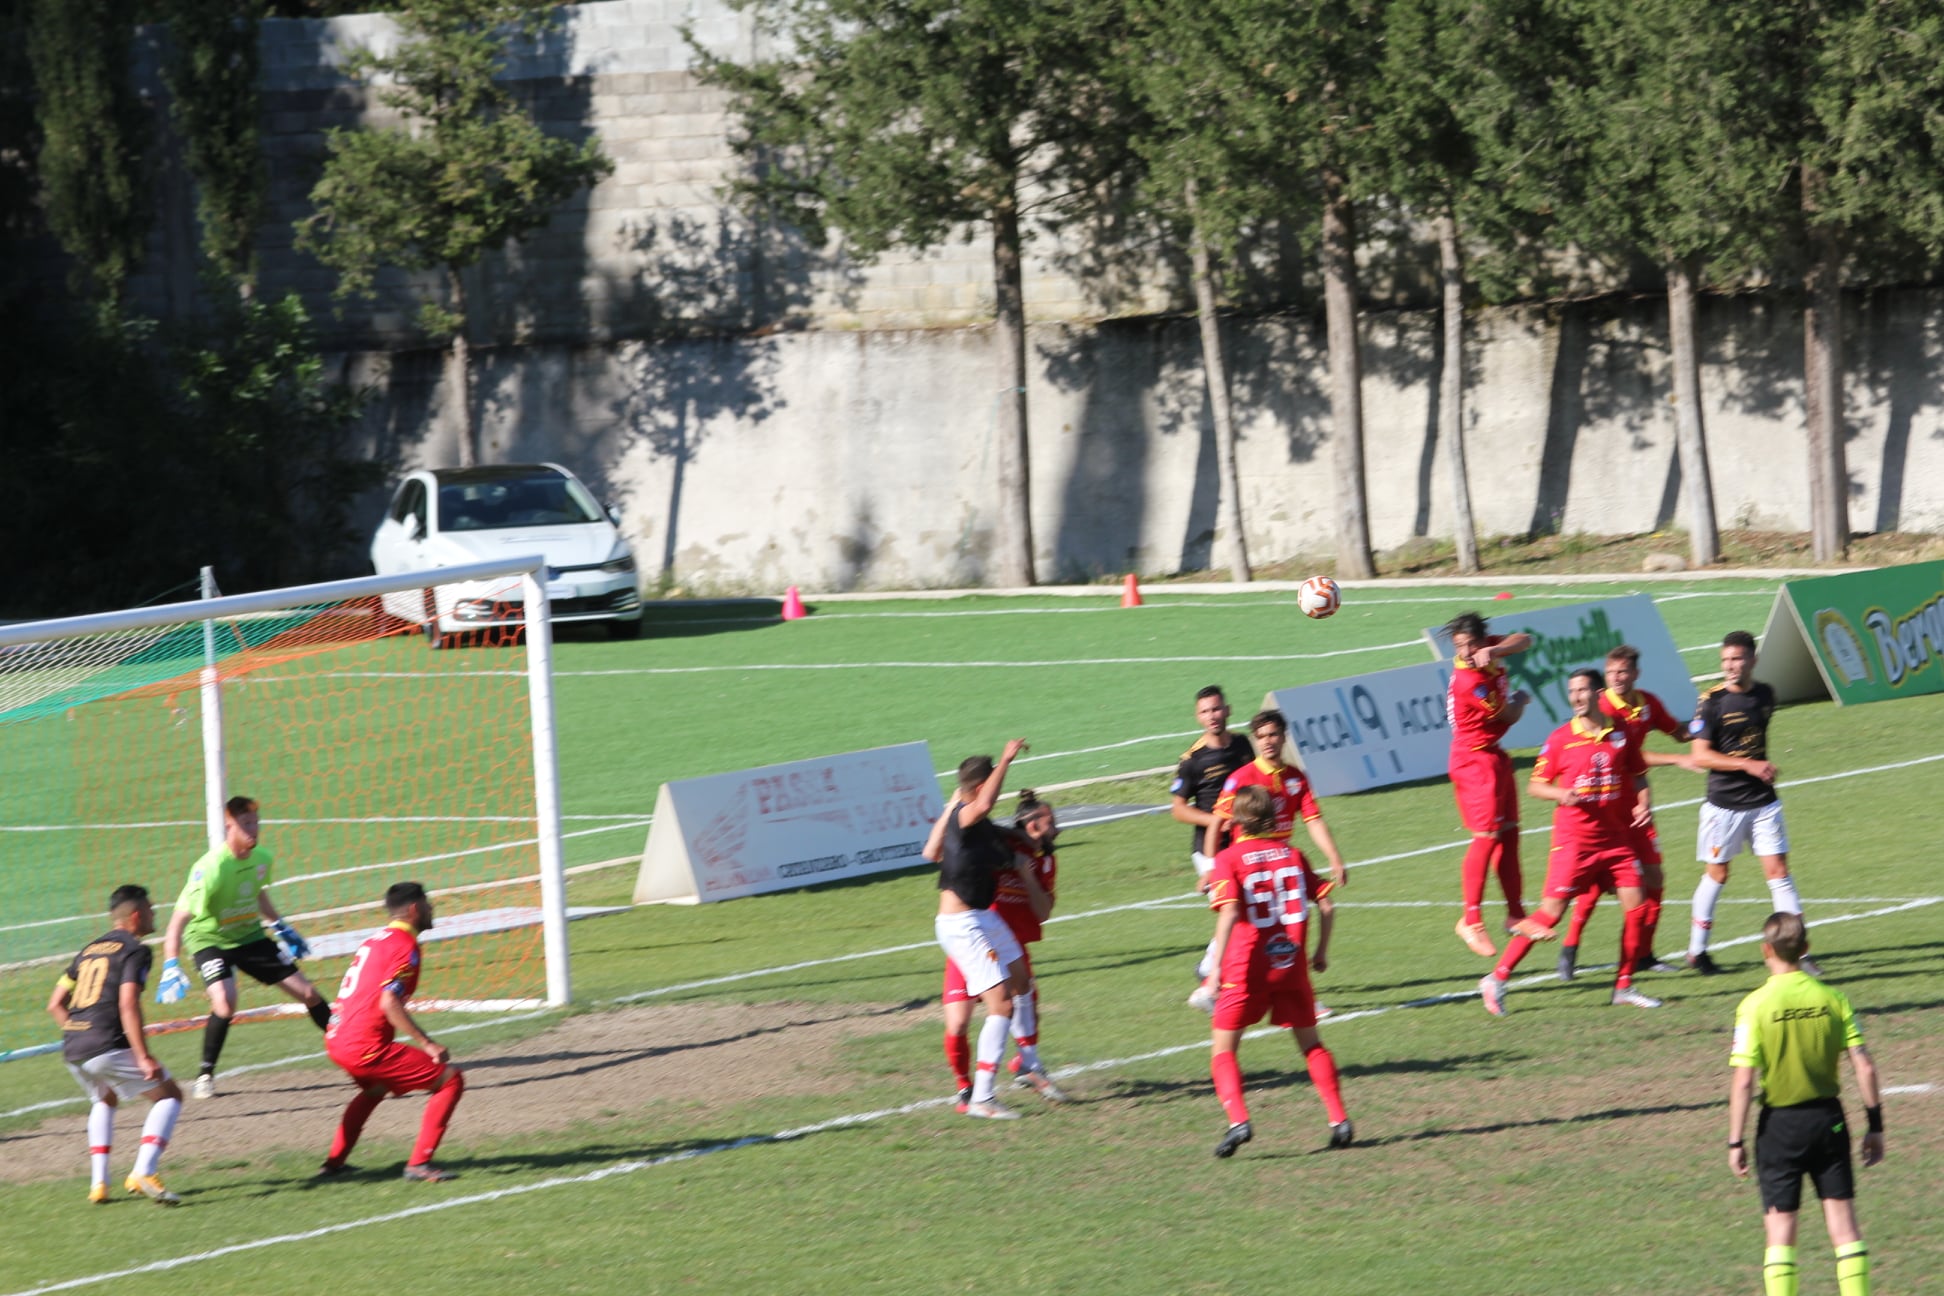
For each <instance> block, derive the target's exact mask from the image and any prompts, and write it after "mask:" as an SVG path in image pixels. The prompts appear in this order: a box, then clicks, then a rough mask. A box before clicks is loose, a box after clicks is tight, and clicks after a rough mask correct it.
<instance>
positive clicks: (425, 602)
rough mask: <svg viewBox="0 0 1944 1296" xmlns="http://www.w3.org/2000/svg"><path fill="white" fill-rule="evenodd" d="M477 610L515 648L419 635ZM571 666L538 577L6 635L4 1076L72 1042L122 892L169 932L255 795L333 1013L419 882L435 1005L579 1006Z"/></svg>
mask: <svg viewBox="0 0 1944 1296" xmlns="http://www.w3.org/2000/svg"><path fill="white" fill-rule="evenodd" d="M213 592H214V591H213V587H212V586H209V585H207V584H206V586H205V593H206V594H213ZM461 598H465V599H471V600H481V599H483V600H485V601H486V602H487V603H489V604H490V605H492V606H494V607H496V608H498V609H500V611H499V613H498V614H497V622H496V624H495V625H494V626H492V627H490V628H489V627H482V628H479V629H475V630H469V631H467V632H466V633H465V634H464V635H463V636H453V635H451V634H450V633H448V634H447V635H445V636H444V637H443V640H442V641H441V640H434V639H433V638H431V637H429V636H428V637H424V638H422V637H421V636H420V634H419V631H420V630H421V629H422V628H423V625H422V623H423V622H425V621H426V620H427V610H429V609H438V608H446V607H452V606H454V605H455V603H456V602H457V601H458V600H460V599H461ZM435 642H443V643H444V644H446V645H451V646H453V647H454V648H455V649H456V650H455V651H434V650H433V645H434V643H435ZM552 655H553V637H552V627H551V622H550V608H549V602H548V591H547V583H546V578H545V567H544V560H543V559H542V558H540V557H538V556H527V557H517V558H505V559H498V560H494V561H491V562H480V563H469V564H465V565H463V566H453V567H444V568H439V569H436V570H431V571H421V572H413V573H404V574H397V575H391V576H369V577H362V578H358V579H355V580H344V581H331V582H326V583H322V584H316V585H304V586H294V587H290V588H286V589H276V590H265V591H261V592H258V593H252V594H240V595H229V596H224V597H205V598H203V599H200V600H196V601H192V602H184V603H175V604H169V605H164V606H158V607H146V608H131V609H127V610H124V611H119V612H106V613H98V614H93V615H89V616H80V617H68V618H64V619H61V620H55V621H40V622H31V623H22V624H15V625H5V626H0V1059H4V1058H6V1057H7V1056H8V1055H9V1054H15V1055H18V1054H19V1053H20V1052H21V1051H22V1050H29V1051H40V1049H39V1048H38V1047H36V1046H44V1045H45V1043H46V1042H47V1041H48V1040H49V1039H50V1038H51V1037H52V1035H53V1033H54V1032H53V1030H52V1023H51V1022H50V1021H49V1020H48V1019H47V1017H46V1015H45V1014H44V1013H43V1012H41V1011H40V1009H41V1007H42V1005H44V1003H45V1002H46V996H47V993H48V990H49V988H50V987H51V985H52V983H53V980H54V978H55V977H57V976H58V975H59V972H60V967H59V965H60V964H62V963H64V962H65V961H66V959H67V958H69V957H70V956H72V954H73V953H74V952H75V950H77V949H78V948H79V947H80V945H81V944H82V943H83V942H84V941H86V940H87V939H88V938H90V937H92V936H95V935H98V934H99V933H100V931H101V930H102V929H103V928H104V927H105V926H106V924H107V916H106V912H105V909H106V904H107V898H108V894H109V892H110V891H112V890H113V889H114V887H116V886H117V885H120V884H122V883H125V882H134V883H138V884H140V885H142V886H145V887H147V888H148V890H149V892H150V894H151V896H152V897H153V899H154V901H155V905H156V909H157V922H158V925H166V924H167V922H168V919H169V915H170V913H171V912H172V908H173V904H174V901H175V899H176V897H177V895H178V893H179V892H180V890H181V888H182V885H183V882H184V880H185V879H186V877H187V876H188V872H189V867H190V865H191V864H192V863H193V862H194V861H195V860H196V859H197V858H198V857H199V856H200V855H202V853H203V852H204V851H205V850H206V849H208V847H209V844H210V842H209V837H210V835H211V833H212V832H215V833H220V822H221V820H220V815H221V806H222V804H223V802H224V801H225V800H226V799H227V798H228V797H229V796H231V795H235V794H242V795H247V796H251V797H254V798H255V799H256V800H257V801H258V802H259V803H260V807H261V814H262V819H263V829H262V838H261V843H262V844H261V848H260V849H262V850H265V851H267V852H269V854H270V855H271V857H272V859H273V860H274V872H273V875H272V878H271V895H272V897H273V899H274V900H275V901H276V904H277V907H278V908H279V910H281V911H282V912H283V913H284V915H285V916H286V917H287V918H289V920H290V921H291V922H292V923H293V924H294V925H296V926H297V928H298V929H299V930H300V931H302V932H303V934H304V935H305V937H306V938H307V939H308V940H309V941H310V943H311V946H312V954H311V957H310V959H308V960H307V961H306V963H305V970H306V973H307V975H309V976H310V977H311V979H312V980H314V981H316V982H317V983H318V985H319V987H320V988H321V989H322V990H324V992H325V993H326V994H327V995H329V994H330V993H331V992H332V991H334V990H335V988H336V984H337V977H338V975H339V973H340V972H341V970H342V967H343V960H344V959H345V958H346V957H347V956H348V955H349V954H350V953H351V952H352V951H353V950H354V949H355V948H356V946H357V944H358V943H359V942H360V941H361V940H362V939H363V937H364V936H366V935H368V934H369V933H370V932H371V931H372V930H373V929H375V928H376V927H378V926H380V925H381V924H382V923H383V921H384V917H383V910H382V898H383V894H384V890H385V888H386V887H387V886H388V885H390V884H391V883H393V882H397V881H402V880H407V879H409V880H414V881H419V882H421V883H423V884H424V885H425V887H426V889H427V891H428V892H429V893H430V894H431V895H432V896H433V898H434V904H435V908H436V911H437V922H436V925H435V927H434V930H433V931H431V932H429V933H427V940H428V942H436V944H435V945H434V947H433V948H432V949H429V950H428V956H427V959H426V973H425V978H424V980H423V982H422V983H421V989H420V1002H421V1003H422V1004H426V1005H441V1006H447V1007H503V1008H504V1007H514V1006H520V1007H538V1006H541V1005H542V1004H548V1005H558V1004H564V1003H566V1002H568V1000H569V999H570V997H571V993H572V987H571V980H570V976H569V964H568V941H567V919H568V911H567V904H566V878H565V869H564V861H563V858H562V849H561V811H560V797H559V785H558V762H557V757H556V751H555V741H554V712H553V693H552ZM192 952H193V951H191V953H192ZM197 1000H198V997H196V996H192V998H191V999H190V1000H189V1001H188V1002H187V1003H185V1004H184V1005H182V1006H181V1008H180V1009H158V1008H157V1007H156V1006H155V1005H154V1004H153V1002H152V999H151V1002H150V1004H149V1006H148V1008H147V1012H148V1015H149V1018H150V1020H151V1022H153V1021H155V1019H156V1018H157V1017H158V1016H164V1015H167V1014H169V1013H171V1012H177V1011H181V1012H189V1011H196V1010H198V1009H197ZM282 1000H283V996H282V995H280V994H277V993H276V992H275V991H269V992H267V993H246V1004H247V1006H251V1007H264V1006H269V1005H271V1004H274V1003H280V1002H282Z"/></svg>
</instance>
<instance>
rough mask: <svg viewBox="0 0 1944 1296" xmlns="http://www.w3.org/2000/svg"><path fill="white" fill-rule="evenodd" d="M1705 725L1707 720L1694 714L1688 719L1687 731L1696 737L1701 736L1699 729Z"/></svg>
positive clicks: (1704, 727) (1705, 726)
mask: <svg viewBox="0 0 1944 1296" xmlns="http://www.w3.org/2000/svg"><path fill="white" fill-rule="evenodd" d="M1707 727H1708V726H1707V722H1706V721H1704V720H1702V719H1701V717H1700V716H1698V715H1697V716H1695V717H1694V719H1692V720H1690V721H1688V733H1690V734H1692V735H1694V736H1695V737H1697V738H1698V737H1700V736H1701V731H1702V730H1704V729H1706V728H1707Z"/></svg>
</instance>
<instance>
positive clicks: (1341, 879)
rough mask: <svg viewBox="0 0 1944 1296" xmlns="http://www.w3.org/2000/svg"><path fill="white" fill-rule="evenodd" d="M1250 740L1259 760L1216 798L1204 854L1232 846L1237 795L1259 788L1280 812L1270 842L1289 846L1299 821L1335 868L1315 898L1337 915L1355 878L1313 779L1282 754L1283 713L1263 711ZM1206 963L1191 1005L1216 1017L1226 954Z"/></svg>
mask: <svg viewBox="0 0 1944 1296" xmlns="http://www.w3.org/2000/svg"><path fill="white" fill-rule="evenodd" d="M1249 736H1250V737H1251V738H1252V739H1254V741H1255V748H1256V758H1255V759H1254V760H1252V761H1250V762H1249V763H1248V764H1247V765H1244V766H1242V767H1241V768H1240V769H1238V770H1236V771H1235V772H1234V773H1233V774H1230V775H1229V776H1228V778H1226V779H1224V780H1223V781H1222V791H1221V793H1220V795H1218V796H1217V797H1216V798H1215V808H1214V810H1213V811H1211V812H1210V816H1209V824H1208V827H1207V829H1206V830H1205V831H1204V838H1203V846H1202V853H1203V854H1205V855H1206V856H1208V858H1210V859H1213V858H1215V856H1216V854H1217V853H1218V852H1220V850H1221V849H1222V847H1223V846H1224V845H1226V844H1227V841H1228V836H1229V829H1230V824H1231V822H1232V820H1233V819H1234V817H1235V797H1236V794H1237V793H1238V792H1240V791H1241V790H1242V789H1243V788H1245V787H1259V788H1261V789H1263V790H1264V791H1266V792H1267V793H1268V794H1269V797H1270V800H1271V802H1272V803H1273V805H1274V808H1275V816H1276V818H1275V826H1274V827H1273V828H1271V829H1270V831H1269V837H1270V838H1271V839H1273V840H1275V841H1288V840H1289V839H1290V838H1291V837H1293V836H1294V835H1295V832H1296V821H1297V819H1299V818H1300V819H1301V820H1302V821H1303V827H1304V829H1305V830H1306V831H1307V832H1308V833H1309V838H1310V841H1311V842H1313V843H1315V845H1316V849H1317V850H1319V851H1321V852H1323V858H1324V859H1326V860H1328V861H1329V862H1330V883H1329V884H1328V885H1326V886H1323V887H1320V888H1318V889H1317V890H1316V891H1315V892H1314V893H1313V894H1312V896H1311V899H1313V900H1315V901H1316V906H1317V908H1318V909H1319V910H1320V911H1321V912H1322V913H1323V914H1324V915H1325V916H1328V915H1330V914H1332V913H1333V912H1334V911H1335V909H1336V901H1335V900H1333V899H1331V898H1330V892H1331V891H1332V890H1333V889H1334V888H1336V887H1342V886H1347V885H1349V882H1350V873H1349V869H1348V868H1347V867H1346V866H1345V865H1344V862H1343V852H1342V851H1340V850H1338V849H1337V844H1336V838H1335V837H1333V836H1332V835H1331V834H1330V826H1329V825H1328V824H1326V823H1324V822H1323V810H1322V807H1321V806H1319V805H1317V803H1316V793H1315V792H1314V791H1313V790H1312V789H1311V788H1310V782H1309V776H1308V775H1306V774H1304V773H1303V771H1301V770H1299V769H1297V768H1296V767H1295V766H1294V765H1291V764H1288V763H1287V762H1285V761H1284V760H1283V752H1284V750H1285V749H1286V747H1287V745H1288V742H1289V722H1288V721H1287V720H1286V719H1284V718H1283V713H1282V712H1280V711H1258V712H1256V713H1255V715H1254V716H1252V717H1251V718H1250V720H1249ZM1204 957H1205V964H1206V967H1207V971H1206V973H1205V974H1204V979H1203V981H1202V984H1201V986H1200V988H1198V989H1197V990H1196V991H1195V993H1194V994H1192V995H1190V996H1189V998H1188V1003H1189V1004H1190V1006H1192V1007H1195V1008H1199V1009H1201V1010H1202V1011H1203V1012H1212V1011H1214V1008H1215V993H1216V988H1217V973H1218V972H1219V970H1220V968H1221V961H1222V960H1221V949H1220V948H1219V947H1218V946H1216V945H1215V944H1213V943H1211V944H1210V945H1209V947H1208V953H1207V954H1206V955H1205V956H1204ZM1317 1011H1318V1014H1319V1015H1321V1016H1328V1015H1329V1011H1330V1010H1329V1009H1327V1008H1321V1007H1319V1008H1318V1010H1317Z"/></svg>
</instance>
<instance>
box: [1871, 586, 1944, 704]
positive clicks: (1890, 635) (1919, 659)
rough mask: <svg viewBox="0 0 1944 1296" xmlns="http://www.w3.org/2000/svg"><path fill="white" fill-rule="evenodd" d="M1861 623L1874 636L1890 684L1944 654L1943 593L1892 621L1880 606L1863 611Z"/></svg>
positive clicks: (1908, 675) (1897, 683)
mask: <svg viewBox="0 0 1944 1296" xmlns="http://www.w3.org/2000/svg"><path fill="white" fill-rule="evenodd" d="M1863 624H1864V625H1866V626H1868V627H1869V630H1870V635H1871V637H1872V638H1873V639H1875V640H1876V650H1877V656H1878V657H1879V658H1880V659H1881V660H1882V662H1883V678H1884V680H1885V681H1886V682H1887V683H1888V684H1889V685H1890V687H1892V688H1897V687H1899V686H1901V685H1902V684H1903V682H1904V680H1905V679H1907V678H1908V677H1910V676H1911V675H1914V674H1916V673H1917V672H1918V671H1921V670H1923V669H1924V667H1926V666H1928V665H1930V663H1931V660H1932V659H1933V658H1936V657H1944V593H1940V594H1938V595H1937V596H1935V597H1934V598H1932V599H1931V601H1930V602H1928V603H1924V604H1921V605H1919V606H1918V607H1917V609H1916V610H1915V611H1913V612H1911V613H1909V614H1908V615H1907V616H1901V617H1898V618H1897V619H1896V620H1894V621H1892V620H1891V619H1890V614H1889V613H1888V612H1885V611H1884V610H1883V609H1882V608H1871V609H1870V610H1869V611H1868V612H1866V613H1864V614H1863Z"/></svg>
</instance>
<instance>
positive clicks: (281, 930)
mask: <svg viewBox="0 0 1944 1296" xmlns="http://www.w3.org/2000/svg"><path fill="white" fill-rule="evenodd" d="M271 930H273V931H275V932H276V933H277V939H278V940H280V941H282V942H283V943H284V948H286V949H288V950H289V951H290V957H292V958H294V959H300V958H308V957H310V942H309V941H307V940H305V939H304V938H303V937H302V936H299V935H298V934H297V929H296V928H295V927H292V926H291V925H290V924H289V923H287V922H285V921H284V920H283V919H281V918H279V919H277V921H276V922H275V923H273V924H271Z"/></svg>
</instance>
